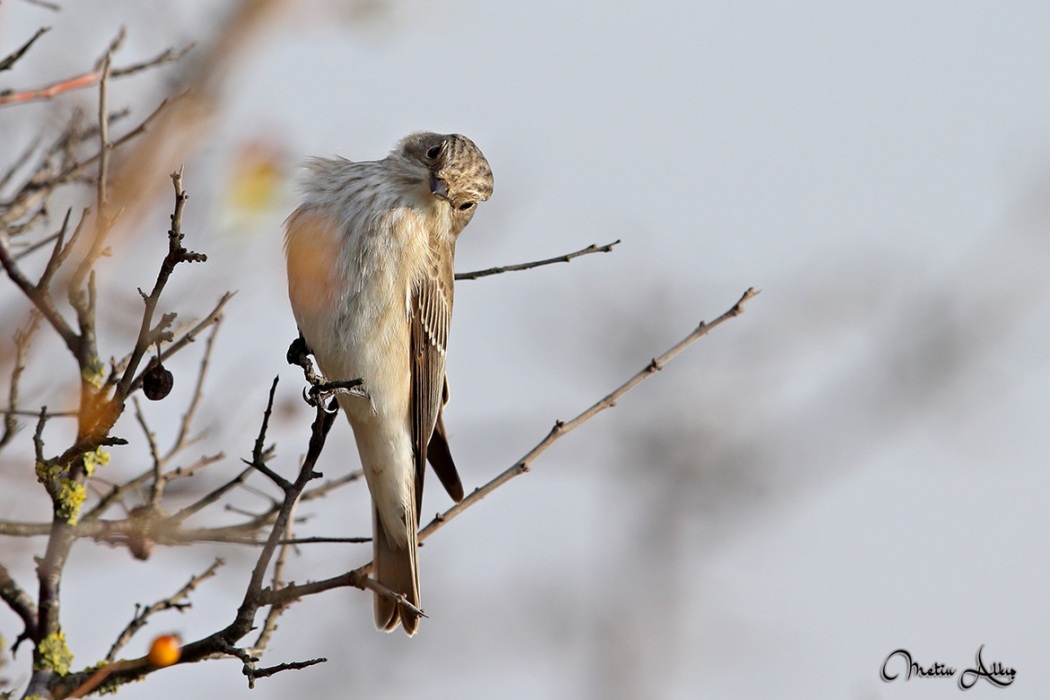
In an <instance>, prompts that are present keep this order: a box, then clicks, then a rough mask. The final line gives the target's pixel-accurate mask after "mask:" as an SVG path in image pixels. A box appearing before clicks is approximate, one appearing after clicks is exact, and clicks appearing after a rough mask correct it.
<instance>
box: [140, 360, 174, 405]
mask: <svg viewBox="0 0 1050 700" xmlns="http://www.w3.org/2000/svg"><path fill="white" fill-rule="evenodd" d="M174 384H175V378H174V377H172V376H171V372H169V371H168V369H167V368H166V367H165V366H164V365H162V364H161V363H160V359H158V358H156V357H154V358H152V359H151V360H150V361H149V367H147V368H146V374H144V375H143V376H142V393H144V394H145V395H146V398H147V399H149V400H150V401H160V400H161V399H163V398H164V397H165V396H167V395H168V394H170V393H171V387H172V386H173V385H174Z"/></svg>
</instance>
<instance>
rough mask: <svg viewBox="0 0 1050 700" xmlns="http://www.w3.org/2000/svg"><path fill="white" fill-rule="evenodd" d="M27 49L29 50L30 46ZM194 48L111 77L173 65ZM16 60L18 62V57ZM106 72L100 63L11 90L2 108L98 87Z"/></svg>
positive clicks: (126, 68)
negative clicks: (51, 80)
mask: <svg viewBox="0 0 1050 700" xmlns="http://www.w3.org/2000/svg"><path fill="white" fill-rule="evenodd" d="M121 31H123V30H121ZM120 38H123V37H120ZM25 48H28V46H27V47H25ZM192 48H193V44H190V45H189V46H185V47H183V48H181V49H178V50H176V49H174V48H169V49H167V50H166V51H164V52H163V53H161V54H159V55H158V56H155V57H154V58H151V59H149V60H146V61H142V62H141V63H134V64H132V65H130V66H122V67H120V68H113V69H112V71H111V75H112V77H114V78H123V77H125V76H128V75H134V74H135V73H139V72H141V71H144V70H146V69H149V68H153V67H155V66H159V65H161V64H163V63H171V62H173V61H178V60H179V59H180V58H182V57H183V56H185V55H186V54H187V53H188V52H189V51H190V50H191V49H192ZM112 51H113V45H112V44H111V49H110V51H109V52H107V55H109V54H111V53H112ZM9 58H10V56H9V57H8V58H7V59H4V60H5V61H6V60H8V59H9ZM15 60H17V57H16V59H15ZM0 70H2V68H0ZM105 70H109V68H108V67H107V66H105V64H103V63H101V62H100V65H99V66H98V67H97V68H95V69H94V70H90V71H87V72H84V73H80V74H78V75H74V76H72V77H69V78H64V79H62V80H59V81H57V82H54V83H49V84H48V85H44V86H42V87H38V88H30V89H27V90H17V91H14V90H11V91H7V92H3V93H0V107H5V106H7V105H14V104H24V103H26V102H33V101H36V100H49V99H51V98H53V97H56V96H58V95H61V94H63V93H66V92H70V91H72V90H79V89H81V88H86V87H91V86H92V85H98V84H99V83H100V82H101V81H102V80H103V79H104V77H105V72H104V71H105Z"/></svg>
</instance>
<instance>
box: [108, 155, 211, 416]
mask: <svg viewBox="0 0 1050 700" xmlns="http://www.w3.org/2000/svg"><path fill="white" fill-rule="evenodd" d="M171 182H172V184H173V185H174V186H175V211H174V212H173V213H172V215H171V229H169V231H168V254H167V255H166V256H165V258H164V261H163V262H162V263H161V266H160V272H159V273H158V274H157V281H156V282H155V283H154V284H153V290H152V291H151V292H150V294H149V296H146V297H145V298H144V301H145V308H144V309H143V311H142V323H141V324H140V325H139V335H138V339H137V340H136V341H135V349H134V350H132V352H131V358H130V359H129V360H128V364H127V367H126V368H125V369H124V375H123V376H122V377H121V379H120V382H119V383H118V384H117V393H118V394H119V395H120V396H122V397H126V396H128V395H129V394H130V393H131V391H133V390H134V388H136V387H137V385H138V382H140V381H141V377H138V378H136V377H135V372H136V370H138V366H139V362H141V360H142V356H143V355H145V354H146V348H148V347H149V346H150V345H152V344H153V343H154V342H156V341H157V330H158V329H154V328H153V314H154V312H155V311H156V309H157V303H158V302H159V301H160V295H161V292H163V291H164V286H165V285H166V284H167V283H168V278H169V277H171V273H172V272H174V271H175V266H176V265H178V264H179V263H184V262H204V261H206V260H207V259H208V257H207V256H206V255H204V254H202V253H194V252H193V251H190V250H187V249H186V248H184V247H183V246H182V239H183V234H182V210H183V208H184V207H185V206H186V200H187V199H188V198H189V195H187V194H186V192H185V191H184V190H183V189H182V169H181V168H180V169H179V170H178V171H177V172H174V173H172V174H171ZM169 351H170V348H169Z"/></svg>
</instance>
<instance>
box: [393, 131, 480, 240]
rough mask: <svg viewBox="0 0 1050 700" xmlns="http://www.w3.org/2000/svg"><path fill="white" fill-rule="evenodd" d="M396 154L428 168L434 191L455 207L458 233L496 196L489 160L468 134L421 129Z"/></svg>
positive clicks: (455, 227) (403, 140) (456, 230)
mask: <svg viewBox="0 0 1050 700" xmlns="http://www.w3.org/2000/svg"><path fill="white" fill-rule="evenodd" d="M395 153H398V154H399V155H401V156H402V157H404V158H406V159H409V160H414V161H416V162H418V163H420V164H422V165H423V166H424V167H425V168H426V169H427V171H428V172H429V174H430V192H431V194H433V195H434V196H435V197H438V198H440V199H444V200H446V201H448V203H449V204H450V205H451V207H452V212H453V219H454V220H455V222H456V225H455V226H454V231H453V232H454V233H457V234H458V233H459V232H460V231H461V230H462V229H463V227H464V226H466V225H467V223H468V222H469V221H470V219H471V217H472V216H474V210H475V209H476V208H477V205H478V203H479V202H484V201H485V200H486V199H488V198H489V197H490V196H492V170H491V168H489V162H488V161H487V160H485V156H484V154H482V152H481V149H480V148H478V147H477V146H476V145H474V142H473V141H471V140H470V139H468V138H467V137H466V136H461V135H460V134H434V133H430V132H417V133H415V134H411V135H409V136H406V137H405V138H404V139H402V140H401V142H400V143H399V144H398V147H397V149H396V150H395Z"/></svg>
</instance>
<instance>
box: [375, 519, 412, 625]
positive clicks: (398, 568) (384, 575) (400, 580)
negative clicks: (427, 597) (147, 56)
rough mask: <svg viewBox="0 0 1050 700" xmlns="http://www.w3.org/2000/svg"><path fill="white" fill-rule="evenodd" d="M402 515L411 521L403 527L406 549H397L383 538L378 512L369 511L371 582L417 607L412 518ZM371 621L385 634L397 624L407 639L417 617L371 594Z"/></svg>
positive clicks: (384, 533) (383, 530) (383, 529)
mask: <svg viewBox="0 0 1050 700" xmlns="http://www.w3.org/2000/svg"><path fill="white" fill-rule="evenodd" d="M406 515H408V516H409V519H410V520H412V521H413V522H412V523H411V525H408V524H406V526H405V527H406V528H407V530H408V547H406V548H401V547H398V546H397V545H396V544H395V543H394V542H393V541H392V540H391V538H390V537H388V536H387V532H386V528H385V527H383V521H382V519H381V518H380V517H379V511H378V510H376V509H375V508H374V507H373V508H372V533H373V537H372V557H373V558H372V561H373V565H372V566H373V573H374V574H375V579H376V581H377V582H378V583H379V584H380V585H381V586H384V587H386V588H389V589H390V590H392V591H394V592H395V593H401V594H403V595H404V596H405V599H406V600H407V601H408V602H409V603H411V604H412V605H414V606H415V607H416V608H419V569H418V567H417V565H416V554H417V552H416V527H415V522H414V521H415V518H413V517H411V514H409V513H406ZM375 620H376V627H377V628H379V629H381V630H385V631H387V632H390V631H392V630H394V629H396V628H397V626H398V623H400V624H401V626H402V627H404V628H405V633H406V634H408V636H410V637H411V636H412V635H414V634H415V633H416V629H418V628H419V617H418V616H416V615H415V614H413V613H412V612H411V611H409V610H406V609H404V608H403V607H402V606H401V605H399V604H398V603H396V602H395V601H392V600H389V599H388V598H384V597H382V596H381V595H379V594H378V593H377V594H376V595H375Z"/></svg>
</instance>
